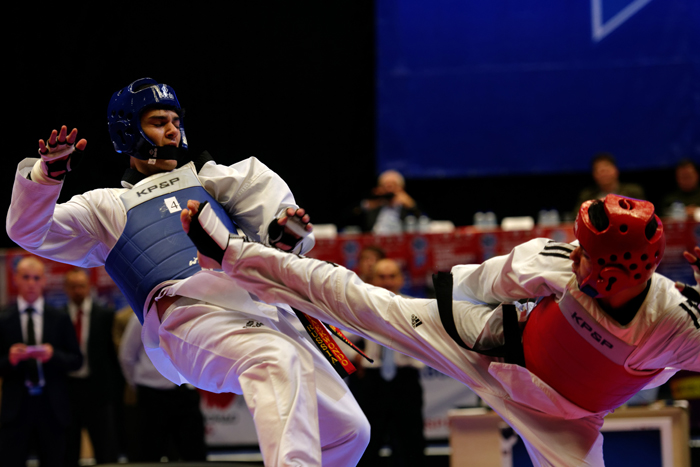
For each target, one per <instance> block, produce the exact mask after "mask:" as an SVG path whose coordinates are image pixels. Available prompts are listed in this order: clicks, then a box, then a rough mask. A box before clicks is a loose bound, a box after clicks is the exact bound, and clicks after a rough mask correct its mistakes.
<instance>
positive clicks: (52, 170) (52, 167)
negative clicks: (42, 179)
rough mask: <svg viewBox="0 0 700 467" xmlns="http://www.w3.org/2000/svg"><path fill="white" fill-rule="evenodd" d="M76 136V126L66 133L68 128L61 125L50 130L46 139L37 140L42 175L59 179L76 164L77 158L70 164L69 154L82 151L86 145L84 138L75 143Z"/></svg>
mask: <svg viewBox="0 0 700 467" xmlns="http://www.w3.org/2000/svg"><path fill="white" fill-rule="evenodd" d="M77 138H78V129H77V128H73V130H71V132H70V133H68V128H66V126H65V125H63V126H62V127H61V129H60V131H57V130H55V129H54V130H52V131H51V135H50V136H49V137H48V139H47V140H46V141H44V140H43V139H40V140H39V155H40V156H41V161H42V170H43V171H44V175H46V176H47V177H50V178H53V179H54V180H61V179H62V178H63V177H64V176H65V174H66V172H70V171H71V170H72V168H73V167H75V165H77V160H74V162H73V164H72V166H71V154H73V152H75V151H76V150H77V151H81V152H82V151H84V150H85V147H86V146H87V140H86V139H84V138H83V139H81V140H80V141H78V142H77V143H76V142H75V140H76V139H77Z"/></svg>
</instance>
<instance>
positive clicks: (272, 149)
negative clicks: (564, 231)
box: [0, 0, 673, 247]
mask: <svg viewBox="0 0 700 467" xmlns="http://www.w3.org/2000/svg"><path fill="white" fill-rule="evenodd" d="M5 21H6V23H7V25H8V26H9V25H12V28H6V32H5V35H6V41H5V44H6V46H5V48H4V49H5V52H6V54H7V60H6V63H5V66H4V73H3V75H4V79H5V81H6V83H7V84H5V85H3V86H4V93H3V94H4V95H3V100H4V102H3V103H4V106H3V107H4V109H5V112H4V117H3V122H4V125H3V127H4V133H5V134H4V141H5V155H4V158H5V161H6V165H5V170H3V173H2V177H3V180H4V183H3V184H2V190H3V192H2V196H3V197H4V199H5V200H7V201H6V203H7V204H9V199H10V195H11V188H12V180H13V177H14V171H15V166H16V164H17V162H19V161H20V160H21V159H22V158H24V157H33V156H34V155H35V154H36V148H37V140H38V139H39V138H47V137H48V135H49V133H50V131H51V130H52V129H53V128H58V127H59V126H60V125H63V124H65V125H67V126H68V127H69V128H72V127H77V128H78V129H79V135H80V137H85V138H87V140H88V148H87V151H86V155H85V158H84V159H83V162H82V164H81V166H80V167H79V168H78V169H77V170H76V171H75V172H73V173H71V174H70V175H69V176H68V177H67V180H66V182H65V185H64V188H63V192H62V197H61V200H66V199H68V198H70V196H72V195H74V194H77V193H82V192H84V191H87V190H89V189H93V188H97V187H117V186H119V180H120V177H121V174H122V172H123V170H124V169H125V168H126V166H127V164H128V161H127V160H126V159H127V158H126V157H123V156H119V155H117V154H115V153H114V151H113V149H112V147H111V143H110V141H109V138H108V134H107V128H106V118H105V116H106V107H107V103H108V101H109V98H110V97H111V95H112V93H113V92H114V91H116V90H118V89H120V88H122V87H124V86H125V85H127V84H128V83H130V82H132V81H133V80H135V79H136V78H140V77H143V76H150V77H153V78H155V79H157V80H159V81H161V82H165V83H168V84H170V85H171V86H173V87H174V88H175V90H176V91H177V93H178V97H179V98H180V101H181V102H182V103H183V105H184V107H185V108H186V111H187V116H186V120H185V122H186V129H187V136H188V140H189V142H190V146H191V148H192V149H193V150H202V149H207V150H209V151H210V152H211V153H212V155H214V157H215V158H216V159H217V161H218V162H220V163H224V164H231V163H233V162H236V161H238V160H240V159H243V158H246V157H249V156H256V157H258V158H259V159H261V160H262V161H263V162H264V163H266V164H267V165H268V166H269V167H271V168H272V169H273V170H275V171H276V172H278V173H279V174H280V175H281V176H282V177H283V178H284V179H285V180H286V181H287V182H288V184H289V185H290V186H291V188H292V190H293V192H294V193H295V195H296V198H297V201H298V203H299V204H300V205H302V206H304V207H306V208H307V209H308V210H309V212H310V213H311V215H312V218H313V220H314V221H315V222H319V223H326V222H332V223H337V224H340V225H342V224H343V223H344V222H345V214H346V213H347V211H348V210H349V209H350V207H351V206H352V205H353V204H354V203H355V202H357V201H358V200H359V199H360V198H362V197H363V196H364V195H365V194H366V193H367V192H368V191H369V189H370V188H371V187H372V186H373V184H374V181H375V179H376V175H377V172H376V168H375V113H374V109H375V75H374V73H375V71H374V70H375V47H374V40H375V27H376V24H375V15H374V3H373V2H371V1H367V0H354V1H350V0H334V1H333V2H328V1H325V2H321V1H318V2H228V3H227V4H226V6H225V7H216V8H213V7H210V6H209V5H208V3H207V2H202V3H199V4H197V3H194V2H187V3H184V2H170V3H162V4H161V3H157V4H156V3H153V2H139V3H138V4H130V3H123V2H120V3H116V2H114V3H103V2H78V3H77V4H73V5H71V6H70V7H68V6H64V5H60V6H55V7H53V8H52V10H50V11H40V10H35V7H33V6H31V5H14V6H12V7H10V9H9V10H8V11H7V15H6V17H5ZM17 30H20V31H22V33H21V34H16V33H14V32H13V33H10V31H17ZM622 178H623V180H628V181H637V182H639V183H642V184H643V185H644V187H645V188H646V189H647V193H648V196H649V197H650V199H652V200H655V199H657V198H658V197H660V196H661V195H662V194H663V193H665V192H666V191H668V190H670V189H671V188H672V187H673V171H672V169H671V168H662V169H659V170H655V171H642V172H630V173H624V174H623V177H622ZM589 181H590V176H589V174H588V173H587V172H578V173H566V174H556V175H548V176H544V175H543V176H538V175H534V176H533V175H528V176H522V177H519V176H508V177H488V178H456V179H455V178H441V179H409V180H408V186H407V189H408V191H409V193H410V194H412V195H413V196H414V197H415V198H416V199H418V200H419V202H420V204H421V205H423V206H424V208H425V209H426V210H427V212H428V214H429V215H430V216H431V217H432V218H434V219H450V220H452V221H453V222H455V224H457V225H465V224H469V223H471V219H472V215H473V213H474V212H476V211H478V210H486V209H490V210H494V211H495V212H496V213H497V214H498V215H499V217H502V216H505V215H536V213H537V211H538V210H539V209H541V208H558V209H559V210H560V211H565V210H568V209H570V208H571V207H572V206H573V205H574V203H575V199H576V193H577V192H578V190H579V189H580V188H581V187H583V186H584V185H587V184H588V183H589ZM1 238H2V243H0V247H10V246H14V245H13V243H12V242H11V241H10V240H9V239H8V238H7V237H6V235H5V234H3V236H2V237H1Z"/></svg>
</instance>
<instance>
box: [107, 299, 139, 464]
mask: <svg viewBox="0 0 700 467" xmlns="http://www.w3.org/2000/svg"><path fill="white" fill-rule="evenodd" d="M133 316H134V310H132V309H131V307H130V306H129V305H127V306H125V307H123V308H120V309H119V310H117V312H116V313H115V314H114V326H113V328H112V330H113V335H112V337H113V339H114V348H115V349H116V350H117V355H119V349H121V342H122V337H123V336H124V331H126V327H127V326H128V325H129V322H130V321H131V318H132V317H133ZM120 365H121V362H120ZM117 405H118V407H119V410H118V411H117V437H118V438H119V445H120V447H121V449H122V450H121V452H122V453H125V454H126V457H127V459H130V460H135V459H138V458H139V455H140V453H139V449H140V446H139V445H140V443H141V441H140V440H139V435H140V433H139V430H140V428H139V420H138V418H139V417H138V408H137V407H136V388H135V387H133V386H131V385H130V384H125V385H124V391H123V393H122V397H121V399H120V401H119V403H118V404H117Z"/></svg>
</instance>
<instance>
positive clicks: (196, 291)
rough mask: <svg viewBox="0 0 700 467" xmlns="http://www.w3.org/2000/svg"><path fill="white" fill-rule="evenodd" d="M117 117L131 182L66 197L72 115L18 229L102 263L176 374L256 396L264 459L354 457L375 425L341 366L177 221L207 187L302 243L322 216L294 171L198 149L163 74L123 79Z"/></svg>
mask: <svg viewBox="0 0 700 467" xmlns="http://www.w3.org/2000/svg"><path fill="white" fill-rule="evenodd" d="M107 118H108V126H109V133H110V136H111V138H112V142H113V144H114V148H115V150H116V151H117V152H118V153H120V154H123V155H124V157H125V158H126V157H128V158H129V160H130V168H129V169H128V170H127V171H126V173H125V175H124V177H123V178H122V181H121V185H122V187H123V188H101V189H96V190H93V191H89V192H87V193H84V194H82V195H77V196H74V197H73V198H71V199H70V201H68V202H66V203H61V204H57V203H56V201H57V199H58V196H59V193H60V191H61V188H62V186H63V179H64V177H65V176H66V175H68V176H74V175H73V174H69V172H71V170H72V169H74V167H75V160H76V155H77V154H78V153H80V152H82V151H83V150H84V149H85V147H86V145H87V142H86V140H84V139H81V140H78V138H77V135H78V131H77V129H73V130H72V131H70V132H68V131H67V129H66V127H65V126H63V127H61V129H60V130H58V131H57V130H54V131H53V132H52V133H51V135H50V136H49V138H48V139H47V140H46V141H43V140H40V141H39V157H38V158H28V159H24V160H23V161H21V162H20V163H19V166H18V169H17V173H16V177H15V183H14V188H13V193H12V203H11V205H10V209H9V212H8V214H7V231H8V233H9V235H10V237H11V238H12V239H13V240H14V241H15V242H16V243H17V244H19V245H20V246H22V247H23V248H25V249H27V250H28V251H31V252H33V253H35V254H37V255H40V256H43V257H46V258H50V259H52V260H54V261H60V262H64V263H68V264H73V265H75V266H81V267H95V266H101V265H105V267H106V269H107V271H108V272H109V274H110V276H111V277H112V278H113V279H114V281H115V282H116V283H117V284H118V285H119V287H120V289H121V290H122V292H123V293H124V295H125V296H126V297H127V298H128V300H129V303H130V304H131V307H132V308H133V310H134V312H135V313H136V315H137V316H138V318H139V320H140V321H141V322H142V323H143V325H144V327H143V334H142V339H143V343H144V346H145V348H146V351H147V353H148V355H149V357H150V358H151V360H152V361H153V363H154V364H155V365H156V367H157V368H158V370H159V371H160V372H161V373H162V374H163V375H164V376H165V377H166V378H168V379H170V380H171V381H173V382H174V383H176V384H185V383H189V384H192V385H194V386H196V387H198V388H201V389H204V390H207V391H211V392H233V393H237V394H243V395H244V396H245V400H246V403H247V404H248V408H249V409H250V412H251V413H252V415H253V419H254V421H255V426H256V429H257V433H258V439H259V442H260V448H261V451H262V454H263V459H264V461H265V464H266V465H270V466H302V465H303V466H321V465H324V466H351V465H355V464H356V463H357V461H358V460H359V459H360V457H361V455H362V452H363V451H364V449H365V447H366V445H367V442H368V440H369V426H368V424H367V420H366V418H365V417H364V415H363V414H362V411H361V410H360V408H359V406H358V405H357V403H356V402H355V400H354V399H353V397H352V395H351V394H350V392H349V391H348V390H347V387H346V386H345V385H344V383H343V381H342V379H341V378H340V376H339V375H338V374H337V373H336V371H335V370H334V368H333V367H332V366H331V364H330V363H329V362H328V361H327V360H325V359H324V357H323V356H322V354H321V353H320V352H319V351H318V350H317V349H316V348H314V347H313V345H312V344H311V343H310V341H309V340H308V339H305V338H303V337H302V336H301V335H300V334H299V332H298V331H297V330H296V329H295V328H294V326H293V322H292V320H295V319H296V317H294V316H293V315H292V314H290V311H288V308H285V306H284V305H279V306H271V305H269V304H266V303H262V302H260V301H259V300H258V299H257V297H255V296H252V295H251V294H249V293H248V292H247V291H246V290H244V289H242V288H240V287H238V286H235V285H234V286H232V285H231V282H230V280H228V278H225V277H223V273H222V272H221V271H215V270H207V269H202V268H201V267H200V265H199V264H198V261H197V250H196V248H195V247H194V245H193V243H192V242H191V241H190V240H189V238H188V237H187V236H186V235H185V234H184V233H183V232H182V227H181V225H180V212H181V210H182V208H183V207H184V206H185V203H186V202H187V200H188V199H196V200H199V201H202V202H204V201H206V202H207V204H208V205H209V206H212V208H213V209H214V210H215V211H216V215H217V216H218V219H220V221H221V222H222V223H223V224H222V225H225V226H226V228H227V229H230V230H231V231H235V230H236V229H237V228H238V229H240V230H241V231H242V232H244V233H245V234H246V235H247V236H249V237H251V238H254V239H255V240H257V241H260V242H263V243H266V244H269V245H271V246H273V247H277V248H281V249H285V250H289V251H293V252H298V253H304V252H306V251H308V250H309V249H310V248H311V247H312V246H313V236H312V235H305V234H307V233H308V232H309V231H310V230H311V225H310V224H308V222H309V217H308V215H307V214H305V213H304V211H303V210H302V209H299V208H298V206H297V205H296V204H295V202H294V197H293V196H292V193H291V192H290V190H289V187H288V186H287V184H286V183H285V182H284V181H283V180H282V179H281V178H280V177H279V176H278V175H277V174H276V173H275V172H273V171H272V170H270V169H269V168H267V167H266V166H265V165H264V164H262V163H261V162H260V161H258V160H257V159H255V158H250V159H246V160H243V161H241V162H237V163H235V164H233V165H231V166H223V165H219V164H216V163H215V162H214V161H213V160H212V158H211V156H209V154H208V153H206V152H205V153H203V154H200V155H197V156H196V157H190V156H188V152H187V140H186V138H185V131H184V122H183V111H182V107H181V106H180V103H179V101H178V99H177V97H176V95H175V91H174V90H173V89H172V88H171V87H170V86H168V85H166V84H162V83H158V82H157V81H155V80H153V79H150V78H143V79H139V80H137V81H135V82H133V83H132V84H130V85H129V86H127V87H125V88H124V89H121V90H120V91H117V92H116V93H114V95H113V96H112V99H111V100H110V102H109V107H108V115H107ZM76 175H77V174H76ZM295 232H296V233H295Z"/></svg>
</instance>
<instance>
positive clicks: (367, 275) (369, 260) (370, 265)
mask: <svg viewBox="0 0 700 467" xmlns="http://www.w3.org/2000/svg"><path fill="white" fill-rule="evenodd" d="M358 256H359V257H358V260H357V275H358V276H359V277H360V279H362V280H363V281H364V282H369V283H371V281H372V272H373V271H374V265H375V264H377V261H379V260H380V259H384V258H386V254H385V253H384V250H382V249H381V248H379V247H378V246H375V245H367V246H365V247H363V248H362V249H361V250H360V254H359V255H358Z"/></svg>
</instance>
